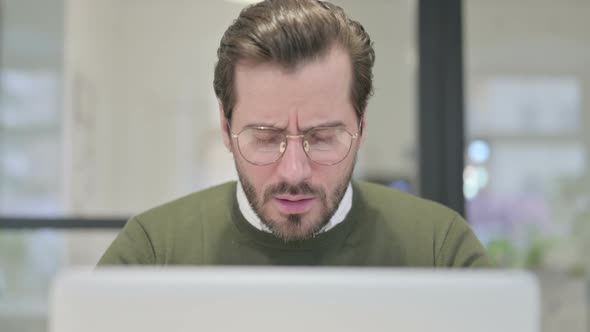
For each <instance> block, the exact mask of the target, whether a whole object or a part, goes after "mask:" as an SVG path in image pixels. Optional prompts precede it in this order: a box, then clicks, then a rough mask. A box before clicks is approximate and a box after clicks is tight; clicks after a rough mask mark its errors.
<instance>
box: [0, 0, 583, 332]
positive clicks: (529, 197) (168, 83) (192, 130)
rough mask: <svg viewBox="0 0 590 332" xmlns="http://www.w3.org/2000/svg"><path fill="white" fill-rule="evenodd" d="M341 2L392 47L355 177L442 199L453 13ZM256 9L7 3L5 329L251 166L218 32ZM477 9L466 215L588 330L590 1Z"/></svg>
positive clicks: (556, 322)
mask: <svg viewBox="0 0 590 332" xmlns="http://www.w3.org/2000/svg"><path fill="white" fill-rule="evenodd" d="M334 2H335V3H337V4H339V5H341V6H342V7H343V8H344V9H345V10H347V12H348V13H349V15H350V16H352V17H353V18H355V19H357V20H359V21H360V22H362V23H363V25H364V26H365V28H366V29H367V30H368V32H369V33H370V34H371V37H372V38H373V40H374V42H375V50H376V53H377V62H376V66H375V86H376V89H375V95H374V97H373V99H372V100H371V101H370V104H369V108H368V124H369V128H368V139H367V141H366V144H365V146H364V147H363V149H362V152H361V153H360V156H359V162H358V166H357V169H356V171H355V177H356V178H358V179H366V180H370V181H375V182H379V183H382V184H384V185H389V186H392V187H395V188H398V189H401V190H406V191H409V192H411V193H413V194H416V195H423V196H427V197H429V195H425V192H426V189H428V188H429V186H430V185H431V184H430V182H429V180H428V175H430V174H429V173H427V171H428V170H429V168H428V166H429V165H425V164H426V160H425V158H424V157H422V158H420V156H421V153H420V152H421V151H422V152H429V151H433V150H437V149H439V147H437V146H433V145H431V144H429V140H428V138H429V137H430V136H429V135H430V133H429V132H428V131H425V128H427V126H425V125H424V123H426V122H428V120H429V119H432V118H428V116H431V115H432V114H430V113H428V109H425V106H424V104H425V103H424V100H420V97H424V96H428V94H427V93H426V94H425V91H423V89H425V88H424V86H425V85H424V83H428V82H424V80H425V79H428V78H429V77H437V76H436V73H435V72H434V71H437V70H441V68H434V70H433V73H430V72H429V71H430V69H428V72H424V71H425V68H422V71H421V68H420V64H425V59H426V60H427V59H431V58H432V56H433V54H426V53H425V52H424V50H425V48H423V47H421V45H423V44H422V43H423V42H424V39H425V38H432V39H433V40H431V42H435V43H436V42H437V40H436V38H435V37H436V36H433V35H430V37H429V35H428V34H425V32H424V31H428V29H429V28H430V29H435V30H436V28H437V26H436V24H437V23H436V22H428V21H425V20H428V19H429V17H430V16H428V15H423V12H424V11H425V7H424V6H431V7H427V9H426V10H430V12H431V13H432V12H434V14H437V11H440V12H441V13H438V14H439V16H435V18H436V17H439V18H440V17H444V16H445V15H449V9H448V8H451V7H444V6H441V5H436V4H435V3H436V1H428V0H370V1H362V2H361V1H355V0H339V1H334ZM444 2H445V1H442V2H440V3H444ZM450 2H454V1H450ZM243 6H244V1H237V0H236V1H221V0H199V1H194V0H172V1H170V0H146V1H137V0H124V1H121V0H0V226H1V227H2V228H0V330H1V331H3V332H4V331H6V332H12V331H19V332H20V331H31V332H32V331H45V330H46V328H45V324H46V318H47V317H46V315H47V291H48V287H49V285H50V282H51V279H52V278H53V276H54V275H55V273H56V272H57V271H59V270H60V269H62V268H64V267H67V266H72V265H89V264H90V265H92V264H95V263H96V261H97V260H98V258H99V257H100V255H101V254H102V252H103V251H104V250H105V249H106V247H107V246H108V245H109V243H110V241H112V239H113V238H114V236H115V235H116V234H117V232H118V230H119V229H120V227H121V225H122V224H123V223H124V220H125V219H126V218H128V217H129V216H131V215H133V214H136V213H139V212H141V211H143V210H145V209H147V208H150V207H153V206H155V205H158V204H161V203H163V202H166V201H169V200H172V199H174V198H176V197H179V196H182V195H185V194H187V193H189V192H192V191H195V190H199V189H202V188H206V187H208V186H211V185H214V184H217V183H220V182H223V181H227V180H233V179H235V178H236V175H235V172H234V170H233V162H232V161H231V155H230V154H229V153H228V152H226V151H225V149H224V147H223V144H222V141H221V136H220V133H219V129H218V115H217V108H216V107H217V106H216V100H215V96H214V93H213V89H212V79H213V78H212V77H213V66H214V63H215V55H216V53H215V52H216V49H217V46H218V43H219V39H220V38H221V35H222V33H223V31H224V30H225V28H226V27H227V26H228V25H229V24H230V23H231V21H232V20H233V19H234V18H235V17H236V16H237V14H238V13H239V10H240V9H241V8H242V7H243ZM432 6H438V7H436V8H435V7H432ZM437 8H438V9H437ZM445 8H446V9H445ZM459 9H460V6H459V7H457V11H456V12H454V13H450V15H459V16H458V18H459V19H458V20H457V22H458V23H459V25H461V23H462V30H463V32H462V36H463V38H462V42H463V43H462V45H461V44H460V43H459V44H457V45H456V46H454V45H446V44H444V42H445V39H442V40H439V41H438V42H439V43H440V44H441V45H440V47H442V48H453V47H456V48H457V49H455V50H454V51H455V52H456V54H459V55H460V54H463V56H464V58H463V61H462V69H461V68H459V69H456V70H455V71H454V74H451V75H449V76H446V78H447V81H445V82H442V83H441V87H442V88H445V87H447V86H449V87H451V88H450V90H448V91H450V93H454V94H455V95H456V96H459V97H463V100H464V103H463V105H460V104H459V105H458V106H457V109H456V110H453V109H451V110H448V109H447V112H449V113H448V114H449V115H448V116H449V117H451V118H450V119H451V120H457V121H456V122H457V123H463V126H460V125H459V126H458V128H459V129H460V130H459V132H454V133H453V132H452V131H451V132H450V133H447V135H451V136H452V137H455V138H456V140H449V141H444V140H443V141H444V142H442V143H440V144H444V146H443V148H444V149H445V150H443V151H458V153H459V156H460V158H461V163H460V164H461V165H462V166H461V167H455V168H456V169H451V170H450V171H451V172H454V173H455V174H460V175H461V176H462V178H461V179H459V180H460V181H459V182H457V183H455V184H454V185H448V186H446V189H447V191H450V192H451V193H452V194H454V195H456V196H460V197H461V199H460V200H459V201H457V200H455V201H453V202H455V203H453V204H459V205H456V206H453V207H454V208H457V209H458V210H460V211H462V212H463V213H464V215H465V217H466V218H467V220H468V221H469V222H470V224H471V225H472V227H473V228H474V230H475V232H476V233H477V235H478V237H479V238H480V240H481V241H482V242H483V243H484V244H485V245H486V247H487V248H488V250H489V252H490V254H491V255H492V256H493V257H494V259H495V260H496V261H497V263H498V265H499V266H502V267H508V268H526V269H530V270H533V271H535V272H536V273H538V274H539V276H540V278H541V281H542V285H543V295H544V298H543V301H544V303H543V308H544V312H545V314H544V318H543V319H544V320H543V329H544V331H557V330H567V331H588V330H589V329H588V324H587V312H588V287H587V284H588V282H587V280H588V278H587V271H588V269H589V268H590V258H588V255H587V254H586V253H587V252H588V251H590V176H589V173H588V170H589V168H590V167H589V152H590V133H589V132H590V131H588V130H587V128H588V127H590V38H588V31H590V20H588V18H590V2H589V1H587V0H562V1H552V0H513V1H508V0H497V1H486V0H464V1H463V3H462V13H461V11H460V10H459ZM442 24H445V22H444V20H443V21H442ZM459 31H460V30H459ZM450 33H452V32H450ZM444 36H446V35H444V34H443V37H444ZM459 37H460V36H459ZM419 39H420V42H419ZM459 40H460V38H459ZM427 41H428V40H427ZM461 47H462V48H461ZM450 51H451V52H450V53H449V52H447V51H445V52H446V54H453V53H452V51H453V50H452V49H451V50H450ZM421 52H422V54H421ZM434 55H436V54H434ZM429 56H430V58H429ZM450 61H451V63H455V64H461V60H460V59H458V61H456V60H455V59H450ZM453 61H455V62H453ZM426 64H428V63H426ZM445 64H448V62H444V61H443V62H441V63H440V64H438V66H445ZM435 65H436V64H435ZM442 69H444V68H442ZM430 74H432V75H430ZM453 75H455V80H453V79H452V78H453ZM419 78H422V80H423V81H422V82H420V79H419ZM461 83H463V84H461ZM453 87H454V88H457V87H458V88H459V89H460V91H454V90H453V89H452V88H453ZM443 90H444V89H443ZM453 91H454V92H453ZM443 95H444V93H443ZM440 107H441V108H442V107H443V105H441V106H440ZM454 111H456V112H454ZM429 114H430V115H429ZM425 118H426V120H425ZM445 119H448V117H446V115H445ZM445 119H443V120H445ZM440 122H441V123H439V122H436V123H433V124H431V125H433V126H435V127H437V128H442V127H444V126H445V123H442V122H444V121H440ZM443 129H444V128H443ZM448 130H449V128H447V131H448ZM432 135H435V134H432ZM424 137H426V140H425V139H424ZM430 139H431V140H433V139H436V137H430ZM456 142H459V143H460V144H455V143H456ZM445 155H446V154H445ZM445 165H447V166H448V165H453V164H452V163H447V164H445ZM434 166H438V165H434ZM451 168H453V167H451ZM425 172H426V173H425ZM435 175H438V174H435ZM430 198H434V199H437V200H440V201H442V202H443V203H448V202H445V195H440V196H439V197H430ZM456 202H459V203H456ZM453 204H450V205H453ZM490 314H493V313H490Z"/></svg>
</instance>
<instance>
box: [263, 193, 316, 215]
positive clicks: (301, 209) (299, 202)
mask: <svg viewBox="0 0 590 332" xmlns="http://www.w3.org/2000/svg"><path fill="white" fill-rule="evenodd" d="M273 202H274V203H275V204H276V205H277V207H278V209H279V211H280V212H281V213H283V214H302V213H306V212H308V211H309V210H310V209H311V207H312V206H313V204H314V202H315V198H313V197H309V198H298V197H280V198H279V197H275V198H273Z"/></svg>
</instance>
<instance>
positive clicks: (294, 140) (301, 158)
mask: <svg viewBox="0 0 590 332" xmlns="http://www.w3.org/2000/svg"><path fill="white" fill-rule="evenodd" d="M301 139H302V138H301V137H299V136H289V137H287V142H288V144H287V148H286V150H285V152H284V153H283V156H282V157H281V159H279V161H278V162H277V163H278V165H277V173H278V175H279V177H280V178H281V180H283V181H285V182H287V183H289V184H293V185H297V184H299V183H301V182H304V181H306V180H309V179H310V178H311V164H310V163H311V160H309V158H307V155H306V154H305V151H303V146H302V144H301Z"/></svg>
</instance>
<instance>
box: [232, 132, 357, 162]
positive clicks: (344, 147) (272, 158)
mask: <svg viewBox="0 0 590 332" xmlns="http://www.w3.org/2000/svg"><path fill="white" fill-rule="evenodd" d="M361 123H362V122H361ZM228 127H229V130H230V132H231V136H232V137H233V138H235V139H236V140H237V142H238V150H239V151H240V154H241V155H242V157H244V159H246V161H248V162H249V163H251V164H254V165H259V166H264V165H270V164H272V163H274V162H276V161H278V160H279V159H281V157H282V156H283V154H284V153H285V151H286V150H287V145H288V143H289V138H302V139H303V140H302V147H303V151H305V154H306V155H307V157H308V158H309V159H310V160H311V161H313V162H314V163H317V164H320V165H326V166H331V165H336V164H338V163H339V162H341V161H343V160H344V159H345V158H346V156H348V153H349V152H350V149H351V147H352V142H353V141H354V140H356V139H357V138H358V136H359V133H360V124H359V130H358V131H357V133H356V134H354V135H353V134H351V133H349V132H348V131H347V130H346V128H345V127H344V126H335V127H315V128H311V129H309V130H307V131H306V132H304V133H303V134H302V135H287V134H285V132H284V130H282V129H277V128H273V127H246V128H244V129H243V130H242V131H241V132H239V133H238V134H234V133H233V131H232V129H231V126H230V125H229V121H228Z"/></svg>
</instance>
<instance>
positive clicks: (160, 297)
mask: <svg viewBox="0 0 590 332" xmlns="http://www.w3.org/2000/svg"><path fill="white" fill-rule="evenodd" d="M539 297H540V296H539V290H538V285H537V281H536V279H535V277H534V276H533V275H531V274H529V273H526V272H522V271H496V270H494V271H492V270H479V271H471V270H470V271H468V270H419V269H392V268H323V267H322V268H302V267H297V268H278V267H270V268H269V267H260V268H256V267H247V268H245V267H192V268H187V267H185V268H154V267H152V268H138V267H133V268H129V267H126V268H125V267H122V268H104V269H98V270H94V271H90V270H87V271H84V270H68V271H64V272H62V273H60V274H59V275H58V277H57V278H56V280H55V281H54V284H53V287H52V291H51V295H50V313H49V331H50V332H80V331H85V332H105V331H109V332H117V331H121V332H123V331H124V332H129V331H141V332H156V331H158V332H160V331H178V332H188V331H191V332H194V331H207V332H209V331H224V332H226V331H255V332H270V331H272V332H277V331H280V332H295V331H297V332H302V331H322V332H326V331H338V332H349V331H350V332H353V331H354V332H359V331H363V332H365V331H367V332H370V331H404V332H413V331H421V332H422V331H437V332H474V331H478V332H486V331H490V332H491V331H494V332H496V331H503V332H510V331H514V332H539V331H540V312H539V310H540V298H539Z"/></svg>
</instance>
